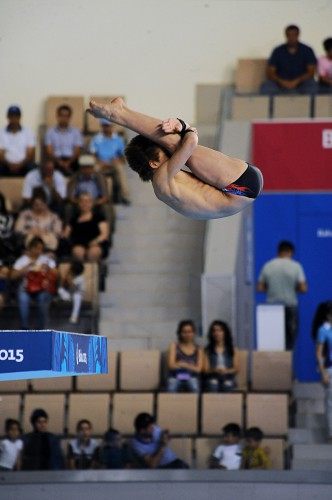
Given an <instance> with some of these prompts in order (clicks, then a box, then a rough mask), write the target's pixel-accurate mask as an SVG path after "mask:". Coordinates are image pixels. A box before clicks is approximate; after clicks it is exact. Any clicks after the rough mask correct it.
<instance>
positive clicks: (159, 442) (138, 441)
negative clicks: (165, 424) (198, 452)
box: [131, 413, 189, 469]
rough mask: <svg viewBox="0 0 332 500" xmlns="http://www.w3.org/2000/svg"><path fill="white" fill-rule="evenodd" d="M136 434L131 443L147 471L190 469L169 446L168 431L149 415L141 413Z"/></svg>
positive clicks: (134, 452) (136, 455) (136, 426)
mask: <svg viewBox="0 0 332 500" xmlns="http://www.w3.org/2000/svg"><path fill="white" fill-rule="evenodd" d="M134 425H135V429H136V434H135V436H134V438H133V439H132V442H131V449H132V453H133V456H134V458H136V460H137V461H138V462H139V463H140V464H141V465H142V466H143V467H145V468H147V469H188V468H189V467H188V465H187V464H186V463H185V462H184V461H183V460H180V459H179V458H177V457H176V455H175V453H174V452H173V451H172V450H171V449H170V447H169V446H168V441H169V434H168V431H163V430H162V429H161V428H160V427H158V425H156V424H155V423H154V418H153V417H152V415H149V413H139V414H138V415H137V417H136V418H135V422H134Z"/></svg>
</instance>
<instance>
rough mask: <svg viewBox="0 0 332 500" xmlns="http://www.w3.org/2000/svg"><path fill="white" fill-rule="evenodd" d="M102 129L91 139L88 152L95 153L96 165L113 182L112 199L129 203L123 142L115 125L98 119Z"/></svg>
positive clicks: (125, 203)
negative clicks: (109, 176)
mask: <svg viewBox="0 0 332 500" xmlns="http://www.w3.org/2000/svg"><path fill="white" fill-rule="evenodd" d="M100 124H101V127H102V131H101V132H100V133H99V134H96V135H94V136H93V138H92V139H91V142H90V144H89V152H90V153H91V154H93V155H95V157H96V159H97V162H98V163H97V166H99V169H100V171H101V172H103V173H104V174H106V175H107V174H109V175H111V176H112V178H113V182H114V191H115V192H114V193H113V195H115V196H114V201H115V202H120V203H123V204H124V205H129V204H130V201H129V188H128V182H127V176H126V172H125V169H126V164H125V157H124V149H125V143H124V140H123V138H122V137H121V136H120V135H119V134H118V133H117V132H116V128H115V125H113V124H112V123H110V122H108V121H107V120H103V119H101V120H100Z"/></svg>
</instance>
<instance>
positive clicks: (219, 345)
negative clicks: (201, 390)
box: [204, 320, 239, 392]
mask: <svg viewBox="0 0 332 500" xmlns="http://www.w3.org/2000/svg"><path fill="white" fill-rule="evenodd" d="M207 337H208V344H207V346H206V347H205V367H204V372H205V375H206V385H205V387H206V391H207V392H230V391H232V390H233V389H234V388H235V387H236V374H237V373H238V371H239V354H238V351H237V349H234V346H233V339H232V332H231V330H230V328H229V326H228V324H227V323H225V322H224V321H221V320H215V321H213V322H212V323H211V325H210V327H209V330H208V334H207Z"/></svg>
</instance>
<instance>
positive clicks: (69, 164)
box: [45, 104, 83, 175]
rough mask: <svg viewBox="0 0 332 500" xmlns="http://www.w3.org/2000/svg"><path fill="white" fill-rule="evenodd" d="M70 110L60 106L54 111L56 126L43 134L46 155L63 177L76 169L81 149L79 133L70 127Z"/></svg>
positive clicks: (65, 106) (81, 141) (65, 105)
mask: <svg viewBox="0 0 332 500" xmlns="http://www.w3.org/2000/svg"><path fill="white" fill-rule="evenodd" d="M71 116H72V109H71V107H70V106H68V105H67V104H62V105H61V106H59V107H58V108H57V110H56V119H57V125H56V126H55V127H52V128H49V129H48V130H47V131H46V134H45V147H46V155H47V157H48V158H51V159H52V160H54V161H55V166H56V168H57V169H59V170H60V171H61V172H62V173H63V174H64V175H71V174H72V173H73V172H76V170H77V169H78V162H77V160H78V157H79V155H80V154H81V151H82V147H83V138H82V134H81V132H80V131H79V130H78V129H77V128H76V127H73V126H72V125H70V120H71Z"/></svg>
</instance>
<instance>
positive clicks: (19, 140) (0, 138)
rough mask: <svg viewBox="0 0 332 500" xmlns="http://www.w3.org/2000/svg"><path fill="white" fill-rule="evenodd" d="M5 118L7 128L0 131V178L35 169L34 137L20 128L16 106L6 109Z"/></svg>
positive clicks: (29, 131)
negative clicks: (6, 119)
mask: <svg viewBox="0 0 332 500" xmlns="http://www.w3.org/2000/svg"><path fill="white" fill-rule="evenodd" d="M7 118H8V125H7V127H5V128H4V129H2V130H0V176H11V175H25V174H26V173H27V172H29V171H30V170H32V169H33V168H35V167H36V164H35V145H36V144H35V137H34V134H33V132H32V131H31V130H29V129H27V128H25V127H22V125H21V123H20V121H21V110H20V108H19V107H18V106H10V107H9V108H8V111H7Z"/></svg>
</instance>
